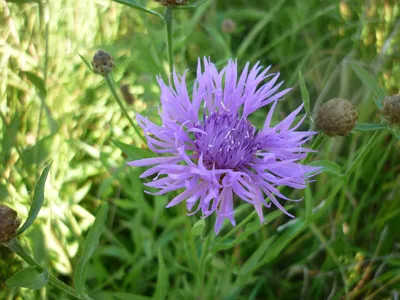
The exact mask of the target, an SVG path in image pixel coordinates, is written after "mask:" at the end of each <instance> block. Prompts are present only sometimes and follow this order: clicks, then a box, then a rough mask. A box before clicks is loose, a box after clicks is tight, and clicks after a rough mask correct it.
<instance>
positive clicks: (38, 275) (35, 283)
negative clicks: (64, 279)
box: [6, 267, 49, 290]
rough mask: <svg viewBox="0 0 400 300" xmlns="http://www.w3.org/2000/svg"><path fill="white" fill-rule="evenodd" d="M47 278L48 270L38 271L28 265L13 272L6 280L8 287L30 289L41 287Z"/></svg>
mask: <svg viewBox="0 0 400 300" xmlns="http://www.w3.org/2000/svg"><path fill="white" fill-rule="evenodd" d="M48 280H49V272H48V271H47V270H43V272H39V271H38V270H37V268H36V267H28V268H26V269H22V270H21V271H19V272H17V273H15V274H14V275H13V276H11V277H10V278H9V279H8V280H7V281H6V285H8V286H9V287H23V288H28V289H32V290H38V289H41V288H42V287H43V286H45V284H46V283H47V281H48Z"/></svg>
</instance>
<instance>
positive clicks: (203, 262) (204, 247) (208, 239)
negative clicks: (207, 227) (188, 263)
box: [197, 234, 211, 299]
mask: <svg viewBox="0 0 400 300" xmlns="http://www.w3.org/2000/svg"><path fill="white" fill-rule="evenodd" d="M210 242H211V234H209V235H208V236H207V237H206V239H205V240H204V243H202V247H201V257H200V263H199V270H200V272H199V277H198V286H197V287H198V293H200V295H201V297H200V298H201V299H204V286H205V273H206V258H207V254H208V248H209V247H210Z"/></svg>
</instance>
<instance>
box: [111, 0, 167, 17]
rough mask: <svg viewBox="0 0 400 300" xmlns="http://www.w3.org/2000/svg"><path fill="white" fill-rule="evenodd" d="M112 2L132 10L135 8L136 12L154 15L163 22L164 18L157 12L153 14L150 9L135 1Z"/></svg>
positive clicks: (120, 0) (115, 0)
mask: <svg viewBox="0 0 400 300" xmlns="http://www.w3.org/2000/svg"><path fill="white" fill-rule="evenodd" d="M112 1H114V2H117V3H119V4H123V5H126V6H129V7H132V8H135V9H137V10H141V11H144V12H145V13H148V14H151V15H155V16H157V17H160V18H161V19H163V20H164V17H163V16H162V15H160V14H159V13H158V12H155V11H154V10H151V9H147V8H146V7H144V6H142V5H140V4H139V3H137V2H136V1H135V0H112Z"/></svg>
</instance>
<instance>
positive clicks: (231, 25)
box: [221, 19, 236, 34]
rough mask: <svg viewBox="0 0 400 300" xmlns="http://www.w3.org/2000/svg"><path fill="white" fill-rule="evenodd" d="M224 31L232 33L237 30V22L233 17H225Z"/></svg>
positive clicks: (222, 25) (222, 27) (222, 26)
mask: <svg viewBox="0 0 400 300" xmlns="http://www.w3.org/2000/svg"><path fill="white" fill-rule="evenodd" d="M221 29H222V32H223V33H226V34H231V33H233V32H234V31H235V30H236V23H235V21H233V20H231V19H225V20H224V21H223V22H222V24H221Z"/></svg>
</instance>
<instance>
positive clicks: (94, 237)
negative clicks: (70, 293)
mask: <svg viewBox="0 0 400 300" xmlns="http://www.w3.org/2000/svg"><path fill="white" fill-rule="evenodd" d="M107 212H108V204H107V203H104V204H103V205H102V206H101V207H100V209H99V211H98V212H97V214H96V219H95V221H94V223H93V225H92V227H91V228H90V230H89V233H88V235H87V237H86V240H85V243H84V245H83V251H82V256H81V258H80V259H79V261H78V264H77V266H76V271H75V278H74V282H75V288H76V290H77V291H78V293H79V294H80V295H82V296H83V295H85V294H86V292H85V281H86V274H87V269H88V266H89V261H90V259H91V257H92V255H93V253H94V252H95V250H96V248H97V246H98V244H99V240H100V237H101V234H102V233H103V230H104V227H105V222H106V220H107Z"/></svg>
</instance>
